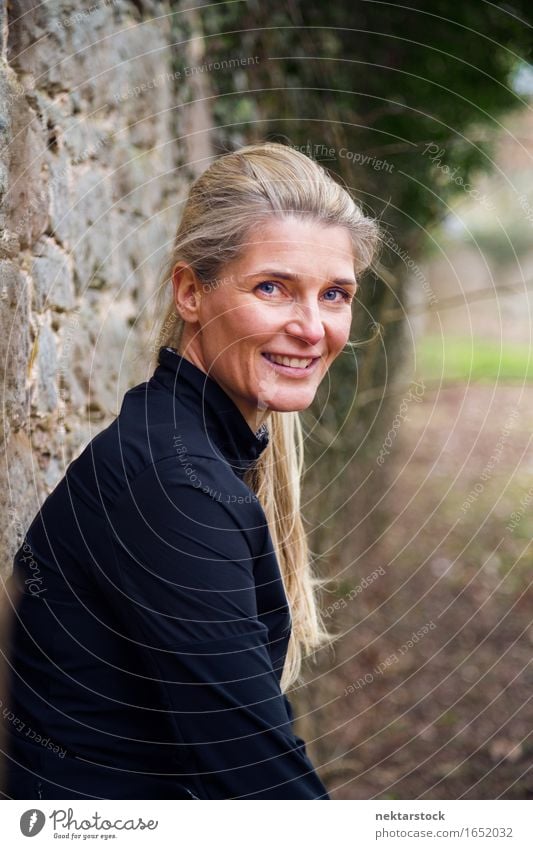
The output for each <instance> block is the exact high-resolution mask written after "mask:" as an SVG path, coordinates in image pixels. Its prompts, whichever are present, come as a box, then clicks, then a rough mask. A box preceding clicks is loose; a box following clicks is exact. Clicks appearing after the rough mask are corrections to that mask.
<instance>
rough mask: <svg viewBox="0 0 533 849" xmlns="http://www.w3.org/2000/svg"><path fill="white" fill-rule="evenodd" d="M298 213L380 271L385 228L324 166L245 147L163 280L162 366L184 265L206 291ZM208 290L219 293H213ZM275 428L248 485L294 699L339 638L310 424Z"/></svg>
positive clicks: (278, 418)
mask: <svg viewBox="0 0 533 849" xmlns="http://www.w3.org/2000/svg"><path fill="white" fill-rule="evenodd" d="M294 215H296V216H299V217H303V218H307V219H311V220H315V221H317V222H319V223H323V224H328V225H337V226H341V227H345V228H346V229H347V230H348V231H349V232H350V235H351V239H352V244H353V254H354V271H355V273H356V274H359V273H361V272H362V271H364V270H365V269H366V268H367V267H368V266H369V265H370V263H371V261H372V258H373V256H374V252H375V249H376V245H377V242H378V240H379V229H378V226H377V224H376V222H375V221H374V220H373V219H371V218H367V217H366V216H365V215H364V214H363V212H362V211H361V209H360V208H359V207H358V206H357V204H356V203H355V202H354V200H353V199H352V197H351V196H350V194H349V193H348V191H347V190H346V189H344V188H343V187H342V186H341V185H339V183H337V182H336V181H335V180H334V179H333V178H332V177H331V176H330V175H329V174H328V173H327V172H326V170H325V169H324V168H323V167H322V166H321V165H319V164H318V163H317V162H315V161H314V160H313V159H310V158H309V157H307V156H306V155H305V154H303V153H300V152H299V151H297V150H295V149H293V148H291V147H288V146H286V145H282V144H277V143H271V142H264V143H259V144H251V145H247V146H245V147H241V148H240V149H238V150H236V151H235V152H233V153H227V154H224V155H222V156H220V157H219V158H217V159H216V160H214V162H213V163H212V164H211V165H210V166H209V168H207V170H206V171H204V173H203V174H201V175H200V176H199V177H198V178H197V179H196V180H195V181H194V183H193V184H192V186H191V187H190V190H189V194H188V196H187V199H186V201H185V205H184V208H183V214H182V218H181V221H180V224H179V226H178V231H177V233H176V237H175V239H174V245H173V249H172V251H171V255H170V257H169V259H168V262H167V263H166V266H165V268H164V271H163V273H162V278H161V281H160V289H159V294H158V298H157V300H158V316H163V317H162V319H160V324H159V329H158V332H157V336H156V340H157V341H156V343H155V344H153V345H152V347H151V350H152V352H153V354H154V365H155V361H156V354H157V351H158V350H159V347H160V346H165V345H166V346H170V347H173V348H175V349H176V350H179V349H180V344H181V335H182V330H183V326H184V323H183V321H182V319H181V317H180V316H179V315H178V313H177V311H176V307H175V304H174V298H173V293H172V287H171V285H170V283H171V279H172V271H173V269H174V266H175V265H176V263H177V262H178V261H184V262H186V263H187V265H189V266H190V267H191V268H192V269H193V271H194V272H195V274H196V276H197V278H198V280H199V281H203V282H204V283H205V284H208V283H209V282H210V281H214V280H216V279H217V278H218V279H221V278H222V275H223V267H224V265H225V263H227V262H229V261H230V260H233V259H235V258H236V257H237V256H238V255H239V253H240V251H241V250H242V249H243V246H244V245H245V244H246V239H247V235H248V233H249V231H250V230H251V229H252V228H254V227H255V226H257V225H260V224H263V223H264V222H265V221H266V220H267V219H272V218H278V219H279V218H283V217H284V216H285V217H286V216H294ZM169 287H170V295H169V293H168V289H169ZM203 288H204V290H206V291H208V290H209V286H208V285H205V286H204V287H203ZM163 298H164V299H165V300H164V301H163V300H162V299H163ZM167 299H169V301H170V302H169V303H166V300H167ZM266 421H267V426H268V430H269V434H270V440H269V444H268V446H267V448H266V449H265V450H264V451H263V452H262V454H261V455H260V457H259V458H258V460H257V461H256V463H255V464H254V466H253V467H252V468H251V469H249V470H248V471H247V473H246V475H245V481H246V483H247V484H248V486H250V488H251V489H252V490H253V491H254V492H255V494H256V495H257V497H258V498H259V501H260V502H261V504H262V506H263V509H264V511H265V515H266V518H267V521H268V525H269V529H270V533H271V536H272V541H273V544H274V548H275V550H276V554H277V557H278V561H279V565H280V570H281V576H282V579H283V584H284V587H285V593H286V595H287V600H288V603H289V606H290V611H291V619H292V632H291V638H290V641H289V646H288V651H287V658H286V662H285V666H284V669H283V675H282V678H281V689H282V691H285V690H287V688H288V687H289V686H290V685H292V684H293V683H294V682H296V681H297V680H298V678H299V675H300V670H301V665H302V660H303V658H304V655H308V654H310V653H312V652H313V651H314V650H316V649H317V648H318V647H320V646H322V645H324V644H325V643H328V642H330V641H331V639H332V635H331V634H329V633H328V631H327V630H326V629H325V627H324V623H323V621H322V618H321V615H320V610H319V608H318V604H317V599H316V589H317V588H318V587H319V586H321V585H322V584H323V583H325V581H324V580H322V579H319V578H318V577H315V576H314V575H313V573H312V569H311V564H310V559H311V558H310V551H309V547H308V542H307V538H306V533H305V529H304V526H303V522H302V517H301V514H300V486H301V475H302V471H303V461H304V452H303V447H304V446H303V436H302V427H301V422H300V417H299V415H298V413H297V412H282V413H280V412H271V413H269V415H268V417H267V420H266Z"/></svg>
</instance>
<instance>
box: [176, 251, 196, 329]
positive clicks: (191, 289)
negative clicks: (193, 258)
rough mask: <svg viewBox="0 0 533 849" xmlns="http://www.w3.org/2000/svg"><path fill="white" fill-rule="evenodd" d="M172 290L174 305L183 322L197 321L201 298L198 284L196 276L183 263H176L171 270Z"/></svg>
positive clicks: (188, 266)
mask: <svg viewBox="0 0 533 849" xmlns="http://www.w3.org/2000/svg"><path fill="white" fill-rule="evenodd" d="M172 288H173V290H174V303H175V304H176V309H177V311H178V313H179V315H180V316H181V318H182V319H183V320H184V321H187V322H196V321H198V310H199V307H200V301H201V298H202V293H201V288H200V283H199V282H198V279H197V277H196V274H195V273H194V271H193V270H192V268H191V267H190V265H187V263H185V262H177V263H176V265H175V266H174V268H173V269H172Z"/></svg>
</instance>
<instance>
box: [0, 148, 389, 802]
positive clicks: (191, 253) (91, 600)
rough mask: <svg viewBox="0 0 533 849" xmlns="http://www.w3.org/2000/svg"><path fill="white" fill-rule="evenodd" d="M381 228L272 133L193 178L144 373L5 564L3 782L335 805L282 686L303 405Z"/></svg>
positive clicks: (296, 645)
mask: <svg viewBox="0 0 533 849" xmlns="http://www.w3.org/2000/svg"><path fill="white" fill-rule="evenodd" d="M376 239H377V228H376V225H375V223H374V222H373V221H372V220H369V219H368V218H366V217H365V216H364V215H363V214H362V212H361V210H360V209H359V208H358V206H357V205H356V204H355V203H354V201H353V200H352V198H351V197H350V196H349V194H348V193H347V191H346V190H345V189H344V188H342V187H341V186H340V185H338V184H337V183H336V182H335V181H334V180H333V179H332V178H331V177H330V176H329V175H328V174H327V173H326V172H325V170H324V169H322V167H321V166H320V165H318V164H317V163H316V162H314V161H312V160H311V159H309V158H308V157H306V156H305V155H304V154H302V153H299V152H297V151H295V150H293V149H291V148H289V147H286V146H283V145H278V144H257V145H250V146H247V147H244V148H241V149H240V150H238V151H236V152H234V153H230V154H226V155H224V156H221V157H219V158H218V159H217V160H216V161H215V162H214V163H213V164H212V165H211V166H210V167H209V168H208V169H207V171H206V172H205V173H204V174H203V175H201V176H200V178H199V179H197V180H196V182H195V183H194V184H193V186H192V188H191V190H190V193H189V196H188V199H187V202H186V204H185V208H184V211H183V216H182V220H181V223H180V225H179V228H178V231H177V235H176V238H175V242H174V247H173V250H172V254H171V256H170V257H169V262H168V267H167V269H166V270H165V274H164V281H165V282H166V283H167V285H168V289H166V290H165V297H166V298H168V307H167V308H166V310H162V312H161V326H160V331H159V344H158V346H157V349H158V357H157V362H156V363H154V365H155V369H154V372H153V375H152V377H151V379H150V380H148V381H147V382H145V383H142V384H140V385H139V386H136V387H134V388H133V389H130V390H129V391H128V392H127V393H126V395H125V397H124V400H123V404H122V408H121V410H120V413H119V415H118V417H117V418H116V419H115V421H114V422H113V423H112V424H111V425H110V426H109V427H108V428H106V429H105V430H104V431H103V432H102V433H100V434H99V435H98V436H97V437H96V438H94V439H93V440H92V442H90V443H89V445H88V446H87V448H86V449H85V450H84V451H83V453H82V454H81V455H80V457H79V458H78V459H77V460H75V461H74V462H73V463H71V464H70V466H69V467H68V469H67V472H66V474H65V476H64V478H63V479H62V480H61V482H60V483H59V484H58V486H57V487H56V489H55V490H54V491H53V492H52V494H51V495H50V496H49V497H48V498H47V500H46V502H45V503H44V505H43V507H42V509H41V511H40V512H39V514H38V515H37V516H36V518H35V519H34V521H33V523H32V525H31V527H30V528H29V530H28V532H27V534H26V537H25V539H24V543H23V545H22V546H21V548H20V550H19V551H18V553H17V555H16V557H15V568H14V577H13V579H12V580H13V582H14V583H15V584H16V585H17V586H18V587H19V589H20V591H21V593H22V596H21V602H20V605H19V607H18V611H17V621H16V627H15V628H14V631H13V637H12V641H11V648H10V663H11V668H12V675H11V706H10V707H11V711H12V713H13V715H14V716H15V717H16V718H17V723H18V725H15V724H14V723H13V722H11V723H9V727H8V728H7V733H8V737H9V748H8V753H7V754H8V759H7V765H8V770H7V772H8V775H7V777H8V782H7V795H8V797H10V798H23V799H33V798H41V799H54V798H58V799H63V798H106V799H109V798H122V799H131V798H144V799H150V798H154V799H155V798H164V799H193V798H195V799H329V795H328V793H327V790H326V788H325V787H324V785H323V784H322V782H321V780H320V779H319V777H318V775H317V773H316V772H315V770H314V768H313V766H312V764H311V762H310V761H309V758H308V756H307V753H306V750H305V744H304V742H303V740H301V739H300V738H299V737H297V736H295V734H294V731H293V728H292V720H293V716H292V711H291V705H290V703H289V700H288V698H287V695H286V691H287V688H288V687H289V686H290V685H291V684H293V683H294V682H295V681H296V680H297V678H298V676H299V671H300V666H301V662H302V659H303V657H305V656H306V655H308V654H309V653H310V652H312V651H313V650H314V649H316V648H317V647H318V646H320V645H322V644H323V643H324V642H325V641H326V640H327V639H328V635H327V633H326V632H325V630H324V629H323V627H322V624H321V621H320V616H319V612H318V609H317V603H316V600H315V595H314V586H315V584H316V583H318V579H317V578H315V577H313V576H312V574H311V571H310V565H309V556H308V549H307V544H306V539H305V533H304V529H303V526H302V520H301V516H300V512H299V494H300V480H299V477H300V471H301V463H302V444H301V430H300V426H299V420H298V411H300V410H304V409H305V408H307V407H308V406H309V405H310V404H311V402H312V400H313V398H314V396H315V393H316V391H317V388H318V386H319V384H320V382H321V380H322V379H323V378H324V376H325V374H326V373H327V371H328V368H329V367H330V365H331V364H332V362H333V361H334V359H335V358H336V357H337V356H338V355H339V354H340V352H341V351H342V350H343V348H344V347H345V345H346V343H347V342H348V339H349V333H350V323H351V313H352V303H353V300H354V297H355V294H356V291H357V287H358V276H359V275H360V273H361V271H363V270H364V269H365V268H366V267H367V266H368V265H369V263H370V261H371V258H372V255H373V251H374V248H375V244H376ZM37 571H38V573H39V581H36V580H33V581H32V580H31V579H32V578H35V576H36V574H37Z"/></svg>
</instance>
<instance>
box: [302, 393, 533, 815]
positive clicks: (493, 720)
mask: <svg viewBox="0 0 533 849" xmlns="http://www.w3.org/2000/svg"><path fill="white" fill-rule="evenodd" d="M532 422H533V388H532V387H525V388H521V387H519V386H503V387H494V386H483V385H471V386H462V385H456V386H450V387H446V388H440V389H439V390H438V391H433V390H432V391H429V390H427V391H426V393H425V394H424V397H423V400H422V401H421V402H419V403H418V402H417V403H411V404H410V406H409V410H408V413H407V418H406V419H405V420H402V423H401V427H400V428H399V430H398V431H397V433H396V435H395V439H394V441H393V442H394V444H393V447H392V449H391V453H390V455H388V456H387V458H386V462H387V463H389V464H390V466H389V467H388V472H389V480H390V481H391V486H390V489H389V491H388V492H387V493H385V494H384V497H383V500H382V503H381V504H379V505H378V506H372V505H368V508H369V509H368V517H367V520H368V521H371V514H372V511H373V510H379V511H380V512H381V515H385V516H387V517H388V521H387V524H386V527H385V530H384V532H383V534H382V535H381V538H379V539H375V540H373V541H372V544H371V545H369V546H367V548H366V549H365V550H364V551H357V556H356V561H355V563H354V565H353V566H351V567H350V569H349V570H347V572H346V575H347V576H349V577H347V578H346V580H345V581H344V580H341V581H340V583H339V587H338V590H337V592H336V594H335V595H332V596H328V602H327V603H328V604H329V605H332V604H334V603H335V601H337V602H338V607H337V609H336V610H335V611H334V613H333V614H332V616H331V617H330V618H329V620H328V622H329V624H331V623H333V622H334V625H335V630H337V629H342V630H344V631H345V632H347V634H346V636H345V637H344V638H343V639H342V640H341V641H340V642H338V643H337V644H336V647H335V651H334V653H332V652H331V650H326V651H325V652H322V653H321V656H320V659H319V662H318V665H317V666H314V667H312V670H313V671H312V674H311V675H310V676H309V679H310V681H312V684H311V686H310V687H309V688H308V689H307V692H308V693H310V694H311V695H310V697H309V698H310V701H309V698H307V696H306V697H305V698H306V706H307V710H308V711H311V713H310V715H309V716H308V717H307V718H305V717H304V719H303V721H302V725H301V728H302V731H304V732H307V729H308V728H313V730H314V734H316V735H317V737H316V739H314V740H311V741H310V743H309V749H310V754H311V756H312V758H313V760H314V762H315V763H316V764H317V766H318V768H319V770H320V774H321V776H322V777H323V779H324V781H325V782H326V784H327V786H328V788H329V789H330V791H331V795H332V797H333V798H337V799H371V798H380V799H460V798H465V799H496V798H505V799H528V798H533V768H532V767H533V698H532V697H533V621H532V617H533V588H532V586H531V579H532V569H531V562H532V550H531V538H532V536H533V451H532V450H531V433H532V427H531V423H532ZM351 518H352V520H353V519H354V517H351ZM357 518H358V521H360V520H361V517H357ZM363 518H364V517H363ZM352 523H353V521H352ZM343 545H349V541H348V542H346V543H345V544H343ZM341 547H342V544H341ZM355 548H356V546H354V549H355ZM373 571H374V573H375V576H374V578H373V579H371V580H370V581H367V585H366V586H362V584H364V583H365V582H364V581H363V580H362V579H363V578H365V577H366V578H368V576H369V575H371V573H372V572H373Z"/></svg>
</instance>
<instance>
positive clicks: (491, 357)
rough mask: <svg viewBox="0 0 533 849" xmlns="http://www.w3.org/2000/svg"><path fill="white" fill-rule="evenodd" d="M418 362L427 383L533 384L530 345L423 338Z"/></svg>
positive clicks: (532, 358)
mask: <svg viewBox="0 0 533 849" xmlns="http://www.w3.org/2000/svg"><path fill="white" fill-rule="evenodd" d="M417 359H418V361H419V365H420V367H421V369H422V371H423V373H424V376H425V378H426V380H427V381H428V382H429V381H434V382H440V381H441V380H442V381H443V382H445V383H449V382H459V383H468V382H472V381H475V382H478V381H479V382H481V383H495V382H499V383H511V382H518V383H523V382H524V381H527V382H530V381H532V380H533V357H532V356H531V351H530V349H529V347H528V346H527V345H520V344H518V343H517V344H509V343H508V342H506V343H504V344H503V345H502V346H501V347H500V346H498V345H496V344H495V343H493V342H488V341H487V342H485V341H483V340H481V339H462V338H460V337H455V336H454V337H452V338H450V339H448V340H445V339H442V338H440V337H436V336H426V337H424V338H423V339H422V340H421V341H420V343H419V346H418V349H417Z"/></svg>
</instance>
